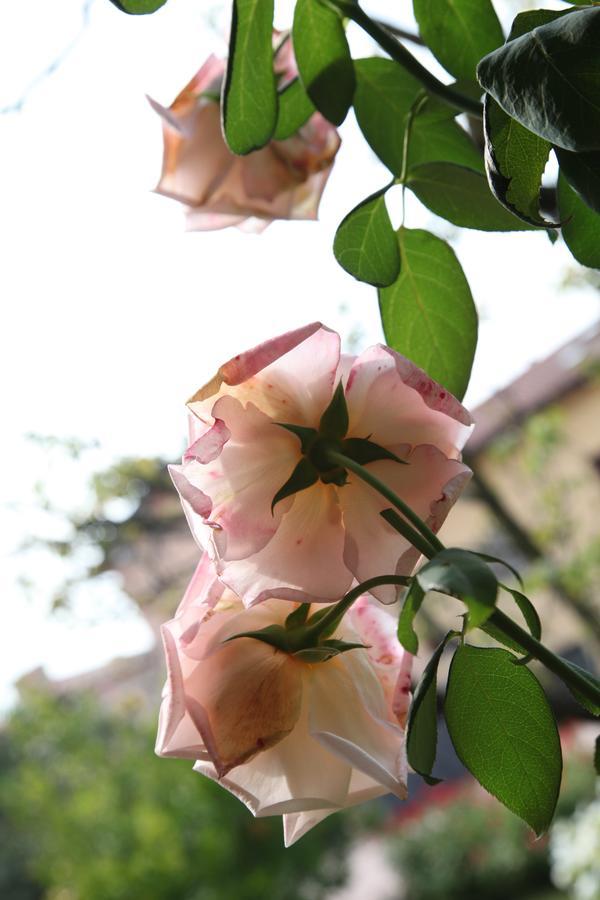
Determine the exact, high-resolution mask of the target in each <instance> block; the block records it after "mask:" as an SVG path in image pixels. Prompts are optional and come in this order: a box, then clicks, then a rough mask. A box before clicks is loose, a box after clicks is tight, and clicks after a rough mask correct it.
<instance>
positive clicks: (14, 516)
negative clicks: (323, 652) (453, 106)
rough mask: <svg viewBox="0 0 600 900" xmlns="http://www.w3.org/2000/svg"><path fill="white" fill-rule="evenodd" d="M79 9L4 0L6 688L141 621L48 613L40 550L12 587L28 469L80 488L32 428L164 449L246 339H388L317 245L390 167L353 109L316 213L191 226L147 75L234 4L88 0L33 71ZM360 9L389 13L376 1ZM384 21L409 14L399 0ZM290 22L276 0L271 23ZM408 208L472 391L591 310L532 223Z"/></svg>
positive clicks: (479, 395)
mask: <svg viewBox="0 0 600 900" xmlns="http://www.w3.org/2000/svg"><path fill="white" fill-rule="evenodd" d="M409 5H410V4H408V3H406V4H404V6H405V7H406V8H408V7H409ZM545 5H546V6H558V7H560V6H561V4H560V3H551V2H549V3H546V4H545ZM83 6H84V5H83V2H82V0H61V2H60V4H56V3H48V2H47V0H31V2H26V0H23V2H21V3H19V4H14V3H13V4H4V5H3V8H2V11H0V107H2V108H5V110H6V108H8V110H7V111H5V112H4V114H3V115H0V146H1V147H2V159H3V166H2V169H1V171H0V196H1V200H2V205H1V210H2V215H1V220H0V240H1V244H2V249H3V259H2V266H1V269H0V288H1V291H2V298H3V303H4V320H5V327H4V328H3V338H2V353H1V354H0V367H1V371H0V376H1V383H2V388H3V398H2V400H3V408H4V416H3V421H4V423H5V427H4V428H3V448H4V465H3V466H2V469H1V470H0V488H1V490H2V501H3V505H2V507H1V510H2V518H3V525H2V529H1V535H2V537H1V538H0V540H1V542H2V549H3V552H4V553H5V554H8V557H7V562H6V565H4V566H3V570H2V574H1V575H0V578H1V581H0V590H1V596H2V601H1V602H2V604H3V608H2V613H3V622H4V628H3V629H2V632H3V636H2V640H3V642H4V641H5V642H6V644H5V646H3V647H2V648H1V652H0V703H1V702H3V701H4V702H6V699H7V698H8V696H9V692H8V685H9V684H10V682H11V680H12V679H13V678H14V677H15V676H16V675H18V674H19V673H21V672H24V671H27V670H28V669H30V668H31V667H32V666H34V665H38V664H44V665H45V666H46V668H47V670H48V671H49V672H50V673H51V674H54V675H57V676H58V675H64V674H68V673H71V672H74V671H77V670H79V669H81V668H84V667H86V666H90V665H94V664H97V663H99V662H101V661H103V660H105V659H107V658H110V657H111V656H112V655H114V654H119V653H127V652H130V653H133V652H138V651H139V650H140V649H142V648H143V647H144V646H145V645H146V644H147V640H148V636H147V633H146V631H145V630H144V628H143V627H141V626H140V625H139V623H138V621H137V619H136V617H135V615H134V614H133V613H131V614H128V615H125V617H124V618H123V616H121V618H120V620H119V622H118V624H117V625H112V624H111V623H110V620H108V621H106V620H105V621H104V622H103V623H102V624H101V625H97V626H95V627H91V626H84V625H80V626H74V625H73V624H72V623H71V624H70V625H67V624H66V623H65V622H64V621H63V620H61V619H58V620H57V619H54V620H53V621H51V622H48V621H47V619H46V611H47V606H48V596H49V593H48V590H47V589H46V587H47V585H48V584H51V583H52V581H53V579H56V577H58V576H57V572H56V571H55V570H54V569H53V567H52V566H50V565H49V564H47V563H44V568H43V569H42V571H39V570H37V571H35V572H31V573H28V574H30V575H31V577H32V579H33V580H34V582H35V584H36V588H35V590H34V596H33V599H32V600H31V601H30V602H26V601H25V600H24V598H23V594H22V591H21V590H20V588H19V587H18V585H17V584H16V576H17V574H18V573H19V572H21V573H22V571H23V565H22V560H21V561H20V560H19V559H18V558H15V556H14V555H11V551H13V550H14V548H15V547H16V546H17V544H18V543H19V541H21V540H22V539H23V537H24V536H26V535H27V534H29V533H31V532H32V531H35V530H36V529H39V528H40V527H42V528H43V527H45V525H44V521H45V520H43V517H40V516H39V515H37V514H34V512H33V507H34V502H35V501H34V497H33V493H32V486H33V484H34V483H35V482H36V481H38V480H40V479H41V480H44V479H45V478H48V480H49V485H50V489H51V490H52V491H53V493H54V495H55V496H58V497H59V499H60V500H62V501H63V502H64V503H65V504H66V505H68V504H69V503H71V502H79V501H80V500H81V497H82V481H81V479H82V476H81V474H70V472H69V470H68V468H66V467H65V466H64V465H61V464H59V463H56V461H50V460H49V459H48V458H46V454H44V453H41V452H40V451H39V450H38V449H32V448H31V447H29V446H28V445H27V443H26V442H25V440H24V435H25V434H27V433H30V432H36V433H38V434H51V435H56V436H77V437H80V438H82V439H84V440H89V441H92V440H93V441H97V442H99V444H100V446H101V448H102V449H101V451H100V455H97V457H96V459H97V460H101V461H103V462H108V461H110V460H111V459H114V458H116V457H119V456H122V455H127V454H129V455H139V456H142V455H145V456H148V455H153V454H157V453H159V454H164V455H167V456H173V455H176V454H177V453H178V452H179V448H180V446H181V442H182V438H183V432H184V409H183V401H184V399H185V398H186V397H188V396H189V395H190V393H192V392H193V391H194V390H195V389H196V388H197V387H198V386H199V385H200V384H202V383H203V382H204V381H206V380H207V378H208V377H209V376H210V375H211V374H212V373H213V371H214V369H215V368H216V367H217V366H218V365H219V363H220V362H222V361H223V360H224V359H227V358H228V357H230V356H232V355H233V354H235V353H237V352H238V351H240V350H242V349H245V348H247V347H249V346H252V345H253V344H255V343H257V342H258V341H261V340H264V339H265V338H266V337H268V336H270V335H272V334H274V333H278V332H282V331H285V330H287V329H289V328H293V327H297V326H298V325H301V324H303V323H306V322H307V321H311V320H313V319H321V320H323V321H324V322H325V323H326V324H328V325H331V326H333V327H336V328H338V329H339V330H340V331H341V332H342V333H343V334H344V335H345V336H346V337H347V336H348V335H350V334H351V333H353V332H356V330H357V329H358V330H359V333H360V334H361V339H360V343H361V346H367V345H368V344H369V343H372V342H373V341H374V340H379V339H380V338H381V334H380V326H379V323H378V316H377V303H376V296H375V291H374V290H373V289H371V288H369V287H368V286H366V285H361V284H358V283H357V282H354V281H353V280H352V279H351V278H350V276H348V275H346V273H344V272H343V271H342V270H341V269H340V268H339V266H338V265H337V263H336V262H335V260H334V258H333V256H332V253H331V243H332V240H333V235H334V232H335V228H336V226H337V224H338V223H339V221H340V219H341V218H342V217H343V215H344V214H345V213H346V212H347V211H348V210H349V209H350V208H351V207H352V206H353V205H354V204H355V203H357V202H358V201H359V200H360V199H362V198H363V197H364V196H366V195H367V194H368V193H370V192H371V191H373V190H374V189H376V188H378V187H380V186H381V185H382V184H383V183H385V178H386V173H385V170H384V169H383V167H382V166H380V164H378V163H377V161H376V160H375V159H374V157H373V156H372V154H371V152H370V151H369V149H368V148H367V146H366V144H365V143H364V141H362V140H361V139H360V137H359V136H358V132H357V129H356V125H355V123H354V120H353V119H352V117H349V119H348V121H347V123H345V124H344V126H343V127H342V137H343V146H342V149H341V151H340V154H339V156H338V160H337V162H336V165H335V169H334V173H333V175H332V177H331V179H330V182H329V185H328V187H327V189H326V193H325V197H324V201H323V203H322V208H321V210H322V211H321V219H320V222H319V223H275V224H274V225H272V226H271V227H270V228H268V229H267V231H266V232H265V233H264V234H263V235H262V236H260V237H255V236H249V235H246V234H242V233H240V232H237V231H235V230H228V231H225V232H217V233H213V234H186V233H184V232H183V218H182V213H181V210H180V209H179V207H178V205H177V204H176V203H174V202H172V201H169V200H167V199H165V198H162V197H159V196H157V195H155V194H153V193H152V192H151V189H152V188H153V186H154V185H155V184H156V181H157V179H158V175H159V170H160V163H161V155H162V142H161V133H160V125H159V122H158V119H157V117H156V115H155V114H154V113H153V112H152V111H151V109H150V107H149V106H148V104H147V101H146V99H145V94H150V95H151V96H153V97H154V98H155V99H157V100H158V101H159V102H161V103H163V104H168V103H170V102H171V101H172V99H173V98H174V96H175V94H176V93H177V92H178V91H179V90H180V88H181V87H182V86H183V85H184V84H185V83H186V82H187V81H188V80H189V78H190V77H191V76H192V75H193V74H194V72H195V71H196V70H197V69H198V68H199V66H200V64H201V63H202V62H203V60H204V58H205V57H206V56H207V55H208V54H209V53H210V52H220V53H222V52H223V51H224V50H225V43H224V40H223V35H225V34H226V31H227V12H226V11H223V10H222V8H221V7H219V5H217V4H213V5H211V4H210V3H208V2H207V0H170V2H169V3H168V4H167V6H166V7H164V8H163V9H162V10H161V11H160V12H159V13H157V14H156V15H154V16H148V17H141V18H135V17H129V16H126V15H123V14H122V13H119V12H118V11H117V10H116V8H115V7H113V6H112V5H111V4H110V3H109V2H108V0H94V2H93V3H92V4H91V12H90V16H89V23H88V25H87V27H86V28H85V30H84V31H83V33H82V34H81V36H80V37H79V39H77V40H76V42H75V45H74V46H73V48H72V49H71V50H70V52H69V53H68V55H67V56H66V57H65V59H64V60H63V62H62V64H61V66H60V67H59V68H58V69H57V71H55V72H54V73H53V74H50V75H48V76H47V77H45V78H43V79H41V80H40V81H39V83H38V84H35V85H34V86H33V87H31V89H30V90H28V86H30V85H31V84H32V82H34V81H35V79H36V77H37V76H38V74H39V73H41V72H42V71H43V70H44V69H45V68H46V67H47V66H48V65H49V64H51V63H52V61H53V60H55V59H56V58H57V56H59V55H60V53H61V50H62V49H63V48H66V47H67V46H68V45H69V43H70V42H71V40H72V39H74V38H76V37H77V34H78V32H79V30H80V25H81V21H82V10H83ZM513 6H514V4H513ZM287 8H288V9H289V5H288V7H287ZM367 8H368V9H369V10H371V11H375V12H376V11H377V10H378V9H379V12H380V13H381V14H382V15H384V11H385V10H386V9H387V8H388V4H386V3H384V2H383V0H382V2H380V3H379V4H377V3H372V4H370V5H367ZM386 15H387V17H388V18H389V14H386ZM398 22H399V23H401V24H404V25H405V26H408V27H411V26H412V27H414V23H412V20H411V17H410V15H409V14H408V13H407V14H406V15H405V17H404V19H403V20H401V19H398ZM286 23H289V19H288V18H286V7H285V5H282V7H281V11H280V22H279V24H280V26H285V24H286ZM351 40H352V43H353V46H354V49H355V50H356V51H357V52H358V53H360V54H368V53H370V52H372V50H371V48H370V45H369V43H368V42H367V41H366V40H364V39H363V38H362V36H361V35H360V34H357V33H351ZM23 97H25V102H24V103H23V106H22V108H21V109H20V110H19V111H16V112H13V111H10V107H12V106H13V105H14V104H15V102H16V101H18V100H19V99H20V98H23ZM407 225H408V226H409V227H423V226H424V227H429V228H431V229H432V230H434V231H436V233H437V234H439V235H441V236H450V238H451V240H452V243H453V246H454V248H455V250H456V252H457V254H458V256H459V259H460V260H461V263H462V265H463V267H464V269H465V272H466V274H467V277H468V279H469V282H470V284H471V288H472V290H473V294H474V297H475V300H476V302H477V304H478V306H479V308H480V311H481V315H482V322H481V335H480V343H479V348H478V352H477V356H476V361H475V366H474V371H473V379H472V385H471V388H470V389H469V393H468V395H467V398H466V402H467V403H470V404H471V405H474V404H476V403H477V402H480V401H481V400H482V399H484V398H485V397H486V396H488V395H489V394H490V393H491V392H493V391H494V390H496V389H497V388H498V387H501V386H502V385H504V384H506V383H507V382H509V381H510V380H511V379H512V378H513V377H515V376H516V375H517V374H519V373H520V372H521V371H522V370H523V369H525V368H526V367H527V366H528V365H530V364H531V362H532V361H534V360H535V359H538V358H540V357H542V356H544V355H546V354H547V353H548V352H550V351H551V350H552V349H554V348H555V347H556V346H557V345H558V344H559V343H561V342H562V341H564V340H566V339H568V338H569V337H571V336H573V335H574V334H576V333H578V332H579V331H581V330H582V329H583V328H584V327H586V326H587V325H589V324H590V323H591V322H593V321H594V320H595V319H596V318H597V316H598V295H597V293H596V292H595V291H594V290H592V289H591V288H589V287H586V286H583V287H570V288H562V287H561V285H562V282H563V281H564V277H565V274H566V272H567V271H568V269H569V268H570V267H571V268H572V267H573V265H572V262H571V260H570V257H569V255H568V253H567V252H566V250H565V248H564V246H563V245H562V244H560V243H559V244H557V245H556V246H554V247H552V246H551V245H550V242H549V241H548V239H547V237H546V236H545V234H542V233H535V234H528V235H490V234H484V233H480V232H470V233H462V234H460V235H459V236H457V235H456V234H453V230H452V229H451V228H450V227H449V226H448V225H447V224H446V223H444V222H441V221H440V220H435V218H434V217H432V216H430V214H429V213H427V211H425V210H424V209H423V208H422V207H420V205H419V204H418V203H417V202H416V201H412V202H410V203H409V206H408V215H407ZM51 467H53V468H52V469H51ZM78 472H79V470H78ZM78 479H79V480H78ZM46 566H47V568H46ZM104 594H106V595H108V594H110V598H108V599H107V597H104V600H100V598H98V597H96V596H91V595H89V594H88V595H87V597H86V598H85V600H84V601H82V603H83V604H84V605H85V603H86V602H87V605H88V606H87V608H88V609H89V607H90V605H93V604H94V603H101V602H112V603H113V605H114V603H117V600H116V599H115V598H116V597H117V595H116V594H115V592H114V591H113V592H112V593H111V591H104ZM117 599H118V598H117ZM119 608H120V610H121V612H123V609H124V607H123V605H122V604H121V605H120V607H119ZM104 618H105V619H106V617H104Z"/></svg>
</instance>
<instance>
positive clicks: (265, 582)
mask: <svg viewBox="0 0 600 900" xmlns="http://www.w3.org/2000/svg"><path fill="white" fill-rule="evenodd" d="M291 499H292V500H293V504H292V506H291V508H290V510H289V512H287V513H286V514H285V515H284V516H283V518H282V519H281V522H280V524H279V527H278V529H277V531H276V533H275V535H274V536H273V537H272V538H271V539H270V541H269V542H268V543H267V544H266V546H265V547H264V548H263V549H262V550H260V551H259V552H258V553H255V554H253V555H252V556H249V557H248V558H246V559H240V560H236V561H232V562H225V563H223V564H222V573H221V578H222V580H223V582H224V583H225V584H227V585H228V586H229V587H230V588H231V589H232V590H233V591H235V593H236V594H238V595H239V596H240V597H243V599H244V603H246V604H247V605H252V604H254V603H259V602H260V601H262V600H265V599H267V598H268V597H281V598H284V599H287V600H306V601H309V602H311V601H315V602H323V601H330V600H339V599H340V598H341V597H342V596H343V595H344V594H345V593H346V591H347V590H348V588H349V587H350V583H351V581H352V573H351V572H350V571H349V569H348V568H347V567H346V565H345V563H344V560H343V546H344V530H343V528H342V523H341V516H340V510H339V507H338V504H337V499H336V493H335V490H334V488H333V487H332V486H331V485H323V484H320V483H319V484H316V485H314V486H313V487H311V488H308V489H307V490H304V491H300V492H299V493H298V494H295V495H294V497H293V498H291ZM283 502H286V501H283ZM278 505H279V504H278ZM276 509H277V507H276Z"/></svg>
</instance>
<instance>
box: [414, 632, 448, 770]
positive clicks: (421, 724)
mask: <svg viewBox="0 0 600 900" xmlns="http://www.w3.org/2000/svg"><path fill="white" fill-rule="evenodd" d="M454 636H455V632H453V631H449V632H448V634H447V635H446V637H445V638H444V640H443V641H442V642H441V644H440V645H439V646H438V647H437V648H436V650H435V651H434V653H433V655H432V657H431V659H430V660H429V662H428V663H427V665H426V666H425V669H424V671H423V674H422V676H421V680H420V681H419V683H418V685H417V687H416V690H415V693H414V696H413V699H412V703H411V704H410V709H409V711H408V722H407V726H406V754H407V756H408V761H409V763H410V765H411V766H412V768H413V769H414V770H415V772H417V773H418V774H419V775H421V777H422V778H424V779H425V781H426V782H427V783H428V784H437V783H438V782H439V778H432V777H431V770H432V769H433V764H434V763H435V754H436V750H437V670H438V665H439V662H440V658H441V656H442V653H443V652H444V647H445V646H446V644H447V643H448V641H449V640H450V639H451V638H452V637H454Z"/></svg>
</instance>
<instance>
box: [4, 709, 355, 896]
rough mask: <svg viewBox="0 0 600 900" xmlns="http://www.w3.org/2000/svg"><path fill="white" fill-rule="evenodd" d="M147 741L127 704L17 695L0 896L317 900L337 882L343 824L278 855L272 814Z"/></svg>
mask: <svg viewBox="0 0 600 900" xmlns="http://www.w3.org/2000/svg"><path fill="white" fill-rule="evenodd" d="M153 744H154V732H153V729H152V730H151V729H150V728H149V727H148V726H147V725H146V724H145V722H143V720H141V719H140V717H139V715H138V712H137V710H136V708H135V707H134V706H131V707H129V708H127V709H125V710H123V711H122V712H121V713H120V714H118V713H115V712H108V711H106V710H103V709H102V708H100V707H99V705H98V703H97V702H96V701H94V700H93V699H92V698H91V697H90V696H84V695H80V696H69V697H62V698H56V697H50V696H47V695H41V694H40V695H37V694H28V695H26V696H25V698H24V700H23V702H22V703H21V704H20V706H19V707H18V708H17V709H16V710H15V711H14V713H13V714H12V715H11V717H10V719H9V720H8V722H7V723H6V725H5V727H4V728H3V730H2V732H1V733H0V766H1V767H0V896H1V897H3V898H6V900H36V898H46V900H163V898H164V900H255V898H261V900H263V898H268V900H319V898H321V897H323V896H325V893H326V891H327V890H328V889H330V888H331V887H333V886H335V885H338V884H341V883H342V882H343V880H344V877H345V872H346V868H345V860H346V849H347V842H348V839H349V828H350V822H351V820H352V817H351V816H350V817H348V816H347V815H345V816H335V817H332V818H329V819H326V820H325V822H323V823H322V824H321V825H319V826H318V827H317V828H316V829H314V830H313V831H312V832H311V833H310V834H309V835H308V836H306V837H304V838H303V839H302V840H301V841H300V842H298V844H296V845H295V846H293V847H292V848H290V849H288V850H285V849H284V846H283V833H282V824H281V818H280V817H272V818H266V819H254V818H253V816H252V815H251V814H250V813H249V812H248V810H246V809H245V807H244V806H243V805H242V804H241V803H240V802H239V800H236V799H235V798H234V797H232V796H231V795H230V794H229V793H227V792H226V791H224V790H223V789H222V788H220V787H219V786H218V785H216V784H214V783H213V782H211V781H210V780H209V779H206V778H203V777H202V776H200V775H197V774H196V773H194V772H193V771H192V768H191V763H190V762H184V761H180V760H163V759H158V758H157V757H155V756H154V755H153Z"/></svg>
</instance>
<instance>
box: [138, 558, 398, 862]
mask: <svg viewBox="0 0 600 900" xmlns="http://www.w3.org/2000/svg"><path fill="white" fill-rule="evenodd" d="M292 609H293V606H291V605H290V603H289V602H288V601H285V600H278V599H274V598H273V599H270V600H267V601H265V602H264V603H262V604H260V605H258V606H254V607H252V608H251V609H245V608H244V606H243V604H242V603H241V601H240V600H239V599H238V598H237V597H235V596H234V595H233V594H232V593H231V591H229V590H227V589H226V588H225V587H224V586H223V585H222V584H221V583H220V582H219V581H218V580H217V578H216V576H215V573H214V569H213V568H212V565H211V563H210V560H209V559H208V557H207V556H206V555H205V556H204V557H203V558H202V559H201V561H200V564H199V565H198V568H197V570H196V573H195V575H194V577H193V578H192V581H191V583H190V585H189V587H188V590H187V592H186V595H185V597H184V599H183V601H182V603H181V606H180V607H179V609H178V610H177V613H176V615H175V618H174V619H172V620H171V621H170V622H167V624H166V625H164V626H163V629H162V631H163V640H164V646H165V652H166V658H167V673H168V674H167V683H166V686H165V692H164V696H163V702H162V706H161V711H160V723H159V732H158V738H157V745H156V751H157V753H158V754H159V755H161V756H176V757H182V758H184V759H192V760H196V763H195V766H194V769H195V770H196V771H197V772H200V773H202V774H203V775H207V776H208V777H209V778H212V779H214V780H216V781H218V782H219V784H221V785H222V786H223V787H225V788H227V790H229V791H231V793H233V794H235V796H236V797H238V798H239V799H240V800H241V801H242V802H243V803H245V804H246V806H247V807H248V808H249V809H250V811H251V812H252V813H253V814H254V815H255V816H269V815H283V825H284V835H285V843H286V846H289V845H290V844H292V843H294V841H296V840H298V838H300V837H302V835H303V834H305V833H306V831H308V830H309V829H310V828H312V826H313V825H316V824H317V823H318V822H320V821H321V820H322V819H324V818H325V817H326V816H328V815H330V813H332V812H335V811H336V810H339V809H342V808H345V807H347V806H352V805H353V804H356V803H360V802H362V801H363V800H368V799H370V798H372V797H378V796H380V795H382V794H385V793H388V792H390V791H391V792H392V793H394V794H395V795H396V796H397V797H400V798H401V799H404V798H405V797H406V772H407V765H406V755H405V748H404V730H403V728H402V727H401V726H400V724H399V722H398V718H397V715H396V712H395V710H396V709H397V707H398V698H397V696H396V693H397V692H396V691H395V686H396V682H397V681H398V680H399V684H400V695H401V696H402V697H403V698H404V703H405V704H407V703H408V696H409V695H408V692H407V690H406V687H407V677H408V678H409V677H410V659H411V657H410V656H409V655H407V656H403V652H402V649H401V648H400V646H399V644H398V642H397V641H396V639H395V634H394V632H395V622H394V619H393V617H392V616H391V615H390V614H389V613H388V612H387V610H384V609H382V608H378V607H377V604H376V603H375V601H373V600H371V599H369V598H368V597H361V598H360V599H359V600H358V601H357V602H356V603H355V605H354V606H353V607H352V608H351V610H350V612H349V613H347V614H346V616H345V617H344V619H343V620H342V623H341V624H340V626H339V627H338V629H337V630H336V632H335V635H334V637H335V638H336V639H340V640H345V641H351V642H356V643H365V644H369V645H371V646H369V647H368V648H367V649H354V650H349V651H346V652H344V653H342V654H340V655H339V656H336V657H334V658H333V659H330V660H328V661H327V662H319V663H312V664H310V663H306V662H302V661H300V660H299V659H298V658H297V657H295V656H293V655H290V654H287V653H284V652H282V651H280V650H277V649H276V648H274V647H272V646H270V645H268V644H265V643H262V642H261V641H258V640H256V639H254V638H238V639H236V640H234V641H230V642H228V643H224V641H225V640H226V639H227V638H229V637H231V636H232V635H235V634H239V633H240V632H244V631H248V630H257V629H260V628H264V627H266V626H267V625H273V624H278V625H282V624H283V623H284V621H285V619H286V617H287V616H288V615H289V613H290V611H291V610H292ZM400 673H402V675H401V677H400V679H398V676H399V675H400ZM407 673H408V675H407ZM400 705H401V706H402V703H401V704H400Z"/></svg>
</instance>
